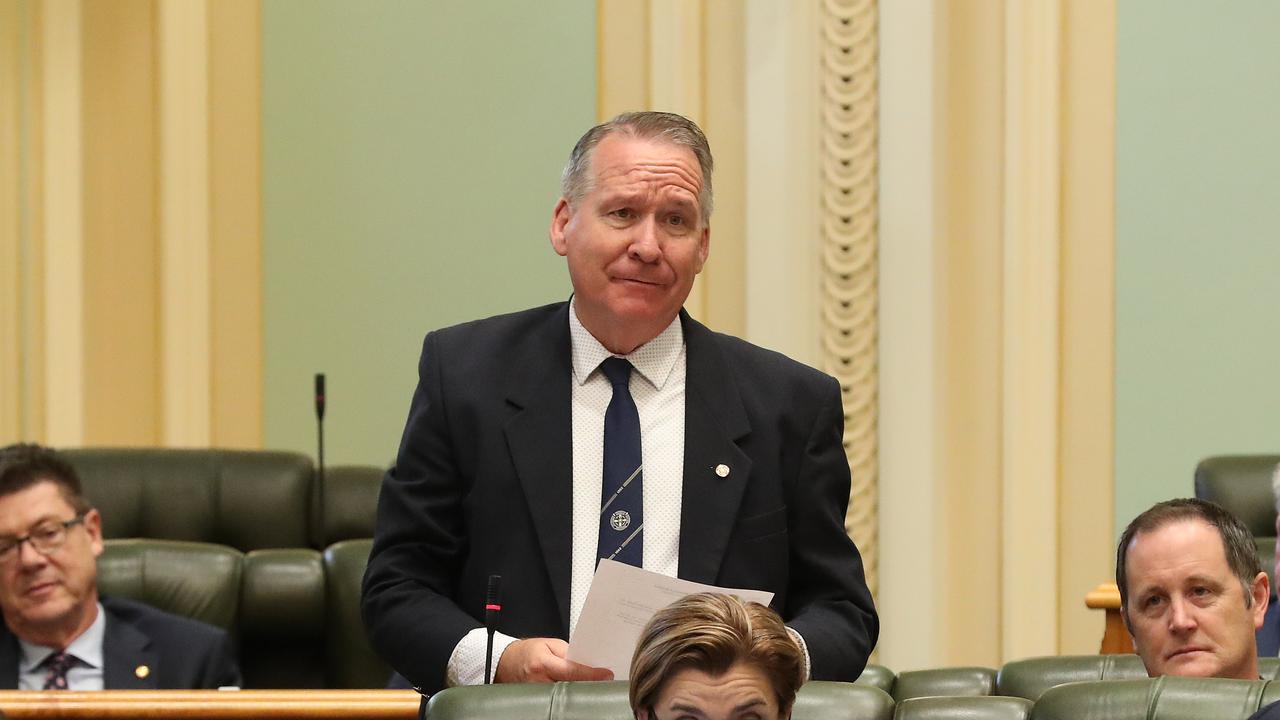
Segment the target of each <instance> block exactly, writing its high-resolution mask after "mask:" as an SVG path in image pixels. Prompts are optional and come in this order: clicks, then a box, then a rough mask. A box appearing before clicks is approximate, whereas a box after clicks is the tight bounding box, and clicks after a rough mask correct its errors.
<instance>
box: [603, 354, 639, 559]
mask: <svg viewBox="0 0 1280 720" xmlns="http://www.w3.org/2000/svg"><path fill="white" fill-rule="evenodd" d="M600 369H601V370H602V371H603V372H604V374H605V377H607V378H609V383H610V384H612V385H613V399H611V400H610V401H609V408H608V409H607V410H605V412H604V478H603V485H602V486H601V489H602V494H601V495H600V549H599V556H600V558H601V559H603V558H609V559H611V560H617V561H618V562H624V563H627V564H628V565H634V566H636V567H643V562H644V554H643V552H642V551H643V543H642V541H643V540H644V535H643V533H642V532H641V531H642V530H643V529H644V502H643V499H644V498H643V495H642V494H641V483H640V481H641V479H642V478H643V473H641V472H640V470H641V465H640V461H641V455H640V413H639V412H638V411H637V410H636V403H635V401H634V400H632V399H631V388H630V381H631V363H629V362H627V361H626V360H623V359H622V358H619V357H611V358H609V359H607V360H605V361H604V362H603V363H601V364H600Z"/></svg>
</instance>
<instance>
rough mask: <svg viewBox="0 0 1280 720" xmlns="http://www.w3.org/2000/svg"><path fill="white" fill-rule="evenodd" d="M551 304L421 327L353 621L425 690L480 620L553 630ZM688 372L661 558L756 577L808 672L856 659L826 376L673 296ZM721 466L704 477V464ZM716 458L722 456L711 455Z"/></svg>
mask: <svg viewBox="0 0 1280 720" xmlns="http://www.w3.org/2000/svg"><path fill="white" fill-rule="evenodd" d="M568 307H569V306H568V303H557V304H555V305H549V306H546V307H542V308H535V309H532V310H526V311H524V312H520V313H515V314H512V315H503V316H499V317H495V318H490V319H487V320H481V321H477V322H472V323H467V324H464V325H459V326H455V327H451V328H447V329H444V330H439V331H436V332H433V333H430V334H429V335H427V338H426V340H425V341H424V343H423V350H422V357H421V360H420V363H419V381H418V387H417V390H416V391H415V393H414V396H413V402H412V405H411V407H410V410H409V419H408V422H407V424H406V427H405V431H404V437H403V439H402V441H401V445H400V452H399V456H398V458H397V460H396V465H395V467H394V468H393V469H392V470H391V471H390V472H388V474H387V476H386V478H385V479H384V481H383V487H382V493H381V496H380V498H379V503H378V518H377V529H376V532H375V538H374V545H373V550H372V552H371V554H370V558H369V565H368V569H367V571H366V573H365V580H364V597H363V612H364V618H365V624H366V627H367V628H368V630H369V636H370V640H371V642H372V643H373V646H374V648H375V649H377V650H378V652H379V653H380V654H381V655H382V656H383V657H384V658H386V659H387V660H388V662H389V663H390V664H391V666H392V667H394V668H395V669H396V670H398V671H399V672H401V673H403V674H404V675H405V676H406V677H407V678H408V679H409V680H410V681H412V682H413V683H414V684H415V685H417V686H419V687H421V688H423V689H424V690H426V691H428V692H433V691H435V690H438V689H439V688H440V687H441V686H442V685H443V683H444V680H445V670H446V666H447V663H448V660H449V656H450V654H451V653H452V651H453V649H454V647H455V646H456V645H457V643H458V641H459V640H460V639H461V638H462V637H463V636H464V635H465V634H466V633H467V632H468V631H470V630H472V629H473V628H477V627H480V626H481V625H482V622H481V620H480V618H482V617H483V614H484V596H485V587H486V581H487V578H488V576H489V575H490V574H499V575H502V576H503V594H504V603H503V614H502V620H501V623H500V626H499V629H500V630H501V631H502V632H505V633H507V634H509V635H513V636H516V637H539V636H543V637H560V638H567V637H568V630H569V593H570V574H571V570H570V564H571V562H570V555H571V550H572V547H571V546H572V540H571V522H572V520H571V518H572V461H571V457H572V444H573V441H572V437H571V435H572V430H571V422H570V394H571V388H570V382H571V369H570V363H571V360H570V355H571V351H570V340H569V320H568ZM681 321H682V323H683V328H684V337H685V343H686V349H687V358H688V365H687V367H688V371H687V380H686V392H685V443H684V470H683V502H682V507H681V512H680V549H679V576H680V577H682V578H685V579H688V580H693V581H697V582H702V583H712V584H717V585H722V586H728V587H740V588H755V589H763V590H769V591H772V592H774V593H775V597H774V603H773V604H774V607H775V608H776V609H777V610H778V612H779V613H780V614H781V615H782V617H783V618H784V619H785V620H786V621H787V623H788V624H789V625H790V626H792V627H793V628H795V629H796V630H797V631H799V633H800V634H801V636H802V637H803V638H804V639H805V641H806V642H807V644H808V651H809V654H810V657H811V659H812V663H813V665H812V677H813V678H814V679H823V680H827V679H830V680H846V681H852V680H854V679H856V678H857V677H858V675H859V674H860V673H861V672H862V669H863V667H864V665H865V664H866V661H867V656H868V655H869V653H870V652H871V648H872V647H873V646H874V645H875V641H876V637H877V634H878V631H879V625H878V621H877V617H876V612H875V608H874V606H873V604H872V600H871V594H870V592H869V591H868V590H867V586H866V581H865V579H864V576H863V570H862V559H861V557H860V555H859V554H858V550H857V548H856V547H854V544H853V542H852V541H851V540H850V539H849V537H848V536H847V534H846V533H845V529H844V518H845V509H846V507H847V504H848V497H849V483H850V480H849V467H848V460H847V459H846V456H845V454H844V449H843V446H842V444H841V443H842V433H843V417H844V416H843V409H842V406H841V400H840V391H839V385H838V384H837V382H836V381H835V380H834V379H833V378H831V377H829V376H827V375H824V374H822V373H820V372H818V371H816V370H814V369H812V368H809V367H806V366H804V365H801V364H799V363H797V362H795V361H793V360H790V359H788V358H786V357H785V356H783V355H780V354H778V353H775V352H771V351H768V350H764V349H762V348H759V347H756V346H754V345H751V344H749V343H746V342H744V341H742V340H739V339H737V338H733V337H730V336H727V335H721V334H719V333H713V332H711V331H710V330H708V329H707V328H706V327H704V326H702V325H700V324H699V323H697V322H695V321H693V320H692V319H690V318H689V316H688V315H686V314H684V313H682V314H681ZM720 465H724V466H725V467H727V468H728V470H729V472H728V474H727V475H726V476H725V477H720V476H719V475H718V474H717V472H716V468H717V467H718V466H720ZM722 472H723V471H722Z"/></svg>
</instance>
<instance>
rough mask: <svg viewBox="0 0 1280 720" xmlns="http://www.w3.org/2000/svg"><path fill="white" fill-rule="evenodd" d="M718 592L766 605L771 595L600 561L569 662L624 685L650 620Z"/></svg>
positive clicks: (576, 628)
mask: <svg viewBox="0 0 1280 720" xmlns="http://www.w3.org/2000/svg"><path fill="white" fill-rule="evenodd" d="M699 592H719V593H725V594H727V595H737V596H738V597H740V598H742V599H743V600H746V601H748V602H758V603H760V604H761V605H768V604H769V603H770V602H772V601H773V593H771V592H764V591H761V590H739V589H736V588H722V587H716V586H714V585H703V584H702V583H696V582H689V581H688V580H680V579H679V578H673V577H667V576H666V575H659V574H658V573H654V572H649V571H648V570H642V569H640V568H638V567H635V566H632V565H627V564H625V563H620V562H617V561H614V560H601V561H600V566H599V567H597V568H596V574H595V577H593V578H592V579H591V588H590V589H589V590H587V599H586V601H585V602H584V603H583V605H582V614H581V615H579V616H578V625H577V627H575V628H574V629H573V636H572V637H571V638H570V639H569V659H570V660H572V661H574V662H578V663H582V664H583V665H590V666H592V667H603V668H609V669H610V670H612V671H613V678H614V679H615V680H627V679H628V678H629V676H630V671H631V655H632V654H633V653H634V652H635V649H636V642H637V641H639V639H640V631H641V630H643V629H644V626H645V623H647V622H649V618H651V617H653V614H654V613H656V612H658V611H659V610H661V609H662V608H664V607H666V606H668V605H670V604H671V603H673V602H675V601H676V600H678V599H679V598H682V597H684V596H685V595H691V594H693V593H699Z"/></svg>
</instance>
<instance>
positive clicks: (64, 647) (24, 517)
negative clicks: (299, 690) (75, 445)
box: [0, 445, 240, 690]
mask: <svg viewBox="0 0 1280 720" xmlns="http://www.w3.org/2000/svg"><path fill="white" fill-rule="evenodd" d="M102 550H103V544H102V517H101V515H99V513H98V511H97V510H96V509H94V508H93V507H91V506H90V505H89V502H88V500H86V499H85V497H84V496H83V495H82V494H81V490H80V479H79V478H78V477H77V476H76V474H75V471H74V470H73V469H72V468H71V466H70V465H68V464H67V463H66V462H64V461H62V460H61V459H60V458H58V457H57V455H56V454H54V453H53V452H52V451H51V450H48V449H47V448H43V447H40V446H38V445H10V446H8V447H5V448H0V614H3V616H4V625H3V626H2V627H0V688H7V689H14V688H17V689H22V690H68V689H70V690H102V689H104V688H105V689H110V690H115V689H150V688H158V689H166V690H179V689H199V688H206V689H212V688H217V687H221V686H230V685H239V684H240V670H239V668H238V667H237V665H236V661H235V658H234V657H233V655H232V652H231V644H230V642H229V640H228V638H227V634H226V633H225V632H223V631H222V630H220V629H218V628H215V627H213V626H211V625H207V624H205V623H202V622H197V621H195V620H191V619H189V618H184V617H179V616H177V615H172V614H170V613H166V612H161V611H160V610H156V609H155V608H151V607H149V606H147V605H143V604H142V603H137V602H133V601H131V600H125V599H121V598H108V597H103V598H99V597H98V587H97V578H98V569H97V558H98V556H99V555H101V554H102Z"/></svg>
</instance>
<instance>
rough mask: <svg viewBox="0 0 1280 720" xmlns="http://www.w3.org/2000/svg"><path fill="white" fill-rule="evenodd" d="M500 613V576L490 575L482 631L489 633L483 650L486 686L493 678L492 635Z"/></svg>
mask: <svg viewBox="0 0 1280 720" xmlns="http://www.w3.org/2000/svg"><path fill="white" fill-rule="evenodd" d="M501 612H502V576H501V575H490V576H489V587H488V589H487V590H485V593H484V629H485V630H488V631H489V639H488V641H487V642H486V643H485V649H484V684H485V685H488V684H490V682H491V678H492V677H493V676H492V675H491V674H490V672H489V671H490V669H491V668H492V667H493V633H494V632H496V631H497V629H498V615H499V614H500V613H501Z"/></svg>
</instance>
